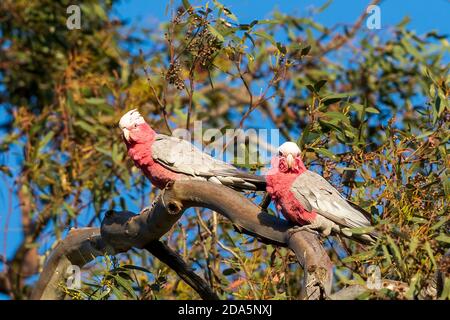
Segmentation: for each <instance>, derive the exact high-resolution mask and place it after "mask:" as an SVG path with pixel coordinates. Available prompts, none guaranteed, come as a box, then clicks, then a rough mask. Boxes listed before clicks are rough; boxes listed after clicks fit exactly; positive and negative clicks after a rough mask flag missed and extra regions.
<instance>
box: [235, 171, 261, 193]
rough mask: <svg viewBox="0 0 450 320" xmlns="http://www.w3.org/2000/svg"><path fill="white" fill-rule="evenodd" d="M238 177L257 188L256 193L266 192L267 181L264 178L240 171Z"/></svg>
mask: <svg viewBox="0 0 450 320" xmlns="http://www.w3.org/2000/svg"><path fill="white" fill-rule="evenodd" d="M236 177H238V178H241V179H243V180H245V181H246V182H248V183H251V184H253V185H254V186H255V187H256V191H266V179H265V178H264V177H263V176H257V175H255V174H251V173H247V172H241V171H240V172H239V173H238V174H237V175H236Z"/></svg>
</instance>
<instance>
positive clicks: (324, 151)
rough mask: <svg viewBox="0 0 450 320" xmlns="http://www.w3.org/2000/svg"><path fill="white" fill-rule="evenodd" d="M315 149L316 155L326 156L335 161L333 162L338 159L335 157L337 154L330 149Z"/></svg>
mask: <svg viewBox="0 0 450 320" xmlns="http://www.w3.org/2000/svg"><path fill="white" fill-rule="evenodd" d="M313 149H314V151H315V152H316V153H318V154H321V155H322V156H325V157H327V158H330V159H333V160H337V157H336V156H335V154H334V153H333V152H331V151H330V150H328V149H325V148H313Z"/></svg>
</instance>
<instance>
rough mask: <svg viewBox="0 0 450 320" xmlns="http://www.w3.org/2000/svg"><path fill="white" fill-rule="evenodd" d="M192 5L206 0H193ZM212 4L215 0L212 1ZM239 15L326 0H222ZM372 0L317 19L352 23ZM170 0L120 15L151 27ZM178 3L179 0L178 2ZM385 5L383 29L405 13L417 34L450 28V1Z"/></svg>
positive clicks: (345, 3) (335, 8)
mask: <svg viewBox="0 0 450 320" xmlns="http://www.w3.org/2000/svg"><path fill="white" fill-rule="evenodd" d="M190 2H191V4H192V5H199V4H202V3H206V1H198V0H192V1H190ZM210 2H211V3H212V1H210ZM220 2H221V3H223V4H224V5H225V6H227V7H228V8H229V9H230V10H231V11H232V12H233V13H235V14H236V15H237V17H238V18H239V20H240V21H241V22H245V21H252V20H255V19H264V18H269V17H270V14H271V12H272V11H273V9H275V8H276V9H278V10H279V11H281V12H286V13H291V14H302V15H304V14H307V13H308V12H309V11H310V9H311V8H312V7H316V8H318V7H321V6H322V5H323V4H325V3H326V2H327V1H326V0H315V1H312V0H295V1H289V0H281V1H273V0H222V1H220ZM370 2H371V1H367V0H334V1H333V2H332V3H331V5H330V6H329V7H328V8H327V9H326V10H325V11H324V12H323V13H321V14H320V15H319V16H318V17H317V21H318V22H320V23H323V24H325V25H327V26H332V25H334V24H336V23H347V24H351V23H353V22H355V21H356V20H357V18H358V17H359V16H360V15H361V13H362V12H363V11H364V10H365V8H366V7H367V5H368V4H369V3H370ZM167 3H168V1H150V0H122V1H121V2H120V3H119V5H117V6H116V14H117V15H118V16H119V17H121V18H126V19H129V21H130V22H132V23H135V22H136V23H139V25H140V26H149V25H152V24H153V23H154V22H156V21H165V20H166V19H167V16H166V8H167ZM175 3H176V2H175ZM379 6H380V8H381V24H382V28H387V27H388V26H389V25H391V26H392V25H394V24H396V23H398V22H400V21H401V20H402V19H403V17H404V16H409V17H410V18H411V23H410V27H411V28H412V29H415V30H416V31H417V33H419V34H420V33H425V32H428V31H431V30H433V29H436V30H440V31H441V32H446V33H447V32H449V31H450V3H449V1H448V0H429V1H424V0H387V1H386V0H385V1H381V3H380V4H379Z"/></svg>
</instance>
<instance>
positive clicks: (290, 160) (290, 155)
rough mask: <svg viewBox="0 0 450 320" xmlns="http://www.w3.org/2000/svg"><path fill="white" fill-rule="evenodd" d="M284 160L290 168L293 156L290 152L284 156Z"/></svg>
mask: <svg viewBox="0 0 450 320" xmlns="http://www.w3.org/2000/svg"><path fill="white" fill-rule="evenodd" d="M286 162H287V165H288V168H289V169H290V168H292V167H293V166H294V157H293V156H292V154H290V153H289V154H288V155H287V157H286Z"/></svg>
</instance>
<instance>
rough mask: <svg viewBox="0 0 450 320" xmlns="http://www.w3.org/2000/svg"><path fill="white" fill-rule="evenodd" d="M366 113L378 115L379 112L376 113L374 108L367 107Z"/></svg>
mask: <svg viewBox="0 0 450 320" xmlns="http://www.w3.org/2000/svg"><path fill="white" fill-rule="evenodd" d="M366 112H368V113H380V111H378V110H377V109H375V108H374V107H367V108H366Z"/></svg>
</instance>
